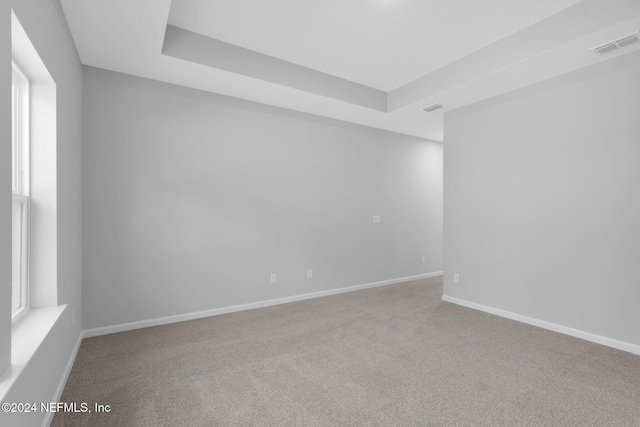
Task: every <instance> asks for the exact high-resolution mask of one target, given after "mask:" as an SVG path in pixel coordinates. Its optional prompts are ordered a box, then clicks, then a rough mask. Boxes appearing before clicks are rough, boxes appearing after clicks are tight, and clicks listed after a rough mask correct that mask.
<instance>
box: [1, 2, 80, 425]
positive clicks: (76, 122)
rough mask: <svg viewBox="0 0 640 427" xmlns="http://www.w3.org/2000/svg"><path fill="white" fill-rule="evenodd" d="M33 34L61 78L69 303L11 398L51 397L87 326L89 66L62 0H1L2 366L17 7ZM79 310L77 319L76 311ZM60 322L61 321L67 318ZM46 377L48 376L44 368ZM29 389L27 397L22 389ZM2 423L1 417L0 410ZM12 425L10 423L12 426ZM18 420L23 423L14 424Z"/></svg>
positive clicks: (62, 208) (61, 295)
mask: <svg viewBox="0 0 640 427" xmlns="http://www.w3.org/2000/svg"><path fill="white" fill-rule="evenodd" d="M12 8H13V10H14V11H15V13H16V15H17V16H18V19H19V20H20V22H21V23H22V25H23V27H24V29H25V30H26V32H27V34H28V35H29V37H30V39H31V42H32V43H33V45H34V46H35V48H36V50H37V51H38V54H39V55H40V57H41V58H42V60H43V62H44V63H45V65H46V66H47V68H48V70H49V72H50V74H51V76H52V77H53V78H54V80H55V81H56V84H57V103H58V106H57V143H58V147H57V149H58V157H57V161H58V165H57V169H58V176H57V179H58V194H57V198H58V200H57V205H58V231H57V232H58V303H59V304H69V306H68V310H67V311H66V312H65V313H64V314H63V315H62V316H61V318H60V320H59V324H56V325H55V326H54V330H53V331H52V337H53V338H47V339H46V340H45V342H44V343H43V344H42V345H41V347H40V348H39V349H38V352H37V353H36V355H34V357H33V359H32V360H31V361H30V362H29V364H28V365H27V367H26V368H25V369H24V370H23V371H22V373H21V375H20V377H19V378H18V380H17V382H16V383H15V384H14V387H13V388H12V389H11V390H10V391H9V394H8V395H7V396H6V398H5V400H6V401H15V402H18V401H24V400H20V399H23V398H25V397H28V398H29V400H28V401H36V402H39V401H43V402H46V401H49V400H48V399H51V398H52V397H53V390H55V388H56V386H57V385H58V381H59V380H60V377H61V376H62V372H63V370H64V367H65V366H66V364H67V361H68V360H69V356H70V354H71V351H72V349H73V345H74V344H75V342H76V339H77V337H78V336H79V333H80V327H81V322H82V319H81V310H80V304H81V280H82V249H81V242H82V238H81V232H82V227H81V218H82V211H81V209H82V204H81V195H82V191H81V181H80V180H81V157H82V156H81V143H82V134H81V132H82V125H81V121H82V106H81V102H82V67H81V65H80V60H79V58H78V54H77V52H76V49H75V45H74V44H73V41H72V38H71V34H70V32H69V29H68V27H67V23H66V20H65V17H64V14H63V12H62V8H61V6H60V4H59V2H58V1H57V0H53V1H50V0H0V21H1V22H2V25H1V26H0V28H2V30H1V32H0V58H2V64H3V65H2V66H1V67H0V83H1V84H0V125H1V126H0V129H2V134H1V136H0V141H2V144H1V147H0V159H2V161H1V162H0V187H1V188H2V193H3V196H2V200H3V203H2V207H1V209H0V241H2V242H3V243H2V245H1V246H0V271H1V272H2V287H1V288H2V290H0V301H2V302H1V305H0V339H1V341H0V362H2V364H0V370H1V368H2V366H3V364H4V363H5V361H6V355H7V353H6V347H7V336H6V332H8V330H7V325H10V316H11V307H10V305H9V303H8V301H9V300H10V299H9V298H8V295H9V294H8V293H7V290H8V289H10V286H11V285H10V283H11V280H10V275H11V266H10V260H11V250H10V239H9V237H8V236H9V234H8V233H10V230H11V225H10V224H11V211H10V203H11V189H10V187H11V164H10V158H11V156H10V153H11V151H10V150H11V134H10V131H11V125H10V123H11V122H10V117H11V116H10V114H11V109H10V98H11V96H10V92H9V90H10V79H11V74H10V67H11V25H10V22H11V9H12ZM73 310H75V313H76V319H75V324H72V321H71V312H72V311H73ZM60 322H61V323H60ZM44 371H46V372H47V375H45V376H43V375H42V372H44ZM25 390H28V391H29V394H28V395H25V394H24V393H23V392H24V391H25ZM43 416H44V414H36V415H34V416H31V417H29V416H25V417H22V418H20V422H21V423H22V424H21V425H39V424H40V423H41V420H42V417H43ZM0 424H2V421H1V415H0ZM7 425H10V424H7ZM12 425H17V424H12Z"/></svg>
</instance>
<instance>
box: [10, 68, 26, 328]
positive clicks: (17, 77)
mask: <svg viewBox="0 0 640 427" xmlns="http://www.w3.org/2000/svg"><path fill="white" fill-rule="evenodd" d="M12 69H13V70H12V71H13V73H12V84H11V113H12V114H11V118H12V129H11V130H12V138H11V140H12V146H11V148H12V149H11V155H12V172H13V179H12V193H13V211H12V232H11V241H12V244H11V262H12V268H11V274H12V278H11V315H12V317H13V318H14V319H16V318H17V317H18V316H19V315H20V314H21V313H24V311H25V310H26V309H27V308H28V307H29V280H28V276H29V274H28V272H29V270H28V260H29V167H28V166H29V79H27V77H26V76H25V74H24V73H23V72H22V70H21V69H20V67H19V66H18V64H16V63H15V62H12Z"/></svg>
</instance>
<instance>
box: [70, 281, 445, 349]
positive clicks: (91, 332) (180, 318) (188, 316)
mask: <svg viewBox="0 0 640 427" xmlns="http://www.w3.org/2000/svg"><path fill="white" fill-rule="evenodd" d="M441 275H442V271H435V272H432V273H425V274H417V275H415V276H407V277H400V278H397V279H389V280H382V281H380V282H373V283H366V284H364V285H355V286H347V287H344V288H337V289H329V290H326V291H319V292H312V293H309V294H301V295H292V296H289V297H283V298H275V299H269V300H264V301H256V302H250V303H247V304H240V305H232V306H229V307H220V308H214V309H212V310H204V311H196V312H193V313H185V314H178V315H174V316H166V317H158V318H155V319H148V320H140V321H137V322H130V323H121V324H118V325H112V326H103V327H99V328H92V329H85V330H84V331H82V337H83V338H90V337H96V336H99V335H106V334H114V333H117V332H124V331H131V330H133V329H140V328H148V327H150V326H158V325H167V324H169V323H177V322H184V321H186V320H194V319H201V318H203V317H210V316H218V315H220V314H227V313H235V312H237V311H244V310H252V309H254V308H261V307H270V306H272V305H278V304H286V303H289V302H295V301H302V300H306V299H312V298H320V297H326V296H329V295H336V294H342V293H345V292H353V291H360V290H363V289H369V288H376V287H378V286H386V285H394V284H396V283H402V282H409V281H411V280H419V279H426V278H429V277H435V276H441Z"/></svg>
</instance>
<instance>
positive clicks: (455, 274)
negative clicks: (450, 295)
mask: <svg viewBox="0 0 640 427" xmlns="http://www.w3.org/2000/svg"><path fill="white" fill-rule="evenodd" d="M453 283H460V275H459V274H458V273H453Z"/></svg>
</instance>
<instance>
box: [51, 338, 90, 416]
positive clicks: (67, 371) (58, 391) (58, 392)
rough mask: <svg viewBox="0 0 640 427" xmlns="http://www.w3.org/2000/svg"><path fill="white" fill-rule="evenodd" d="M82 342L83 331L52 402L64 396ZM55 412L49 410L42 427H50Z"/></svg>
mask: <svg viewBox="0 0 640 427" xmlns="http://www.w3.org/2000/svg"><path fill="white" fill-rule="evenodd" d="M81 343H82V332H80V334H79V335H78V339H77V340H76V345H75V346H74V347H73V350H72V351H71V356H70V357H69V361H68V362H67V366H66V367H65V368H64V372H63V373H62V377H60V381H59V382H58V387H57V388H56V391H55V394H54V395H53V399H52V400H51V402H59V401H60V397H62V392H63V391H64V386H65V385H66V384H67V380H68V379H69V374H70V373H71V368H73V364H74V362H75V361H76V356H77V355H78V350H80V344H81ZM54 415H55V412H47V413H46V414H45V416H44V419H43V420H42V427H49V425H51V422H52V421H53V416H54Z"/></svg>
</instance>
